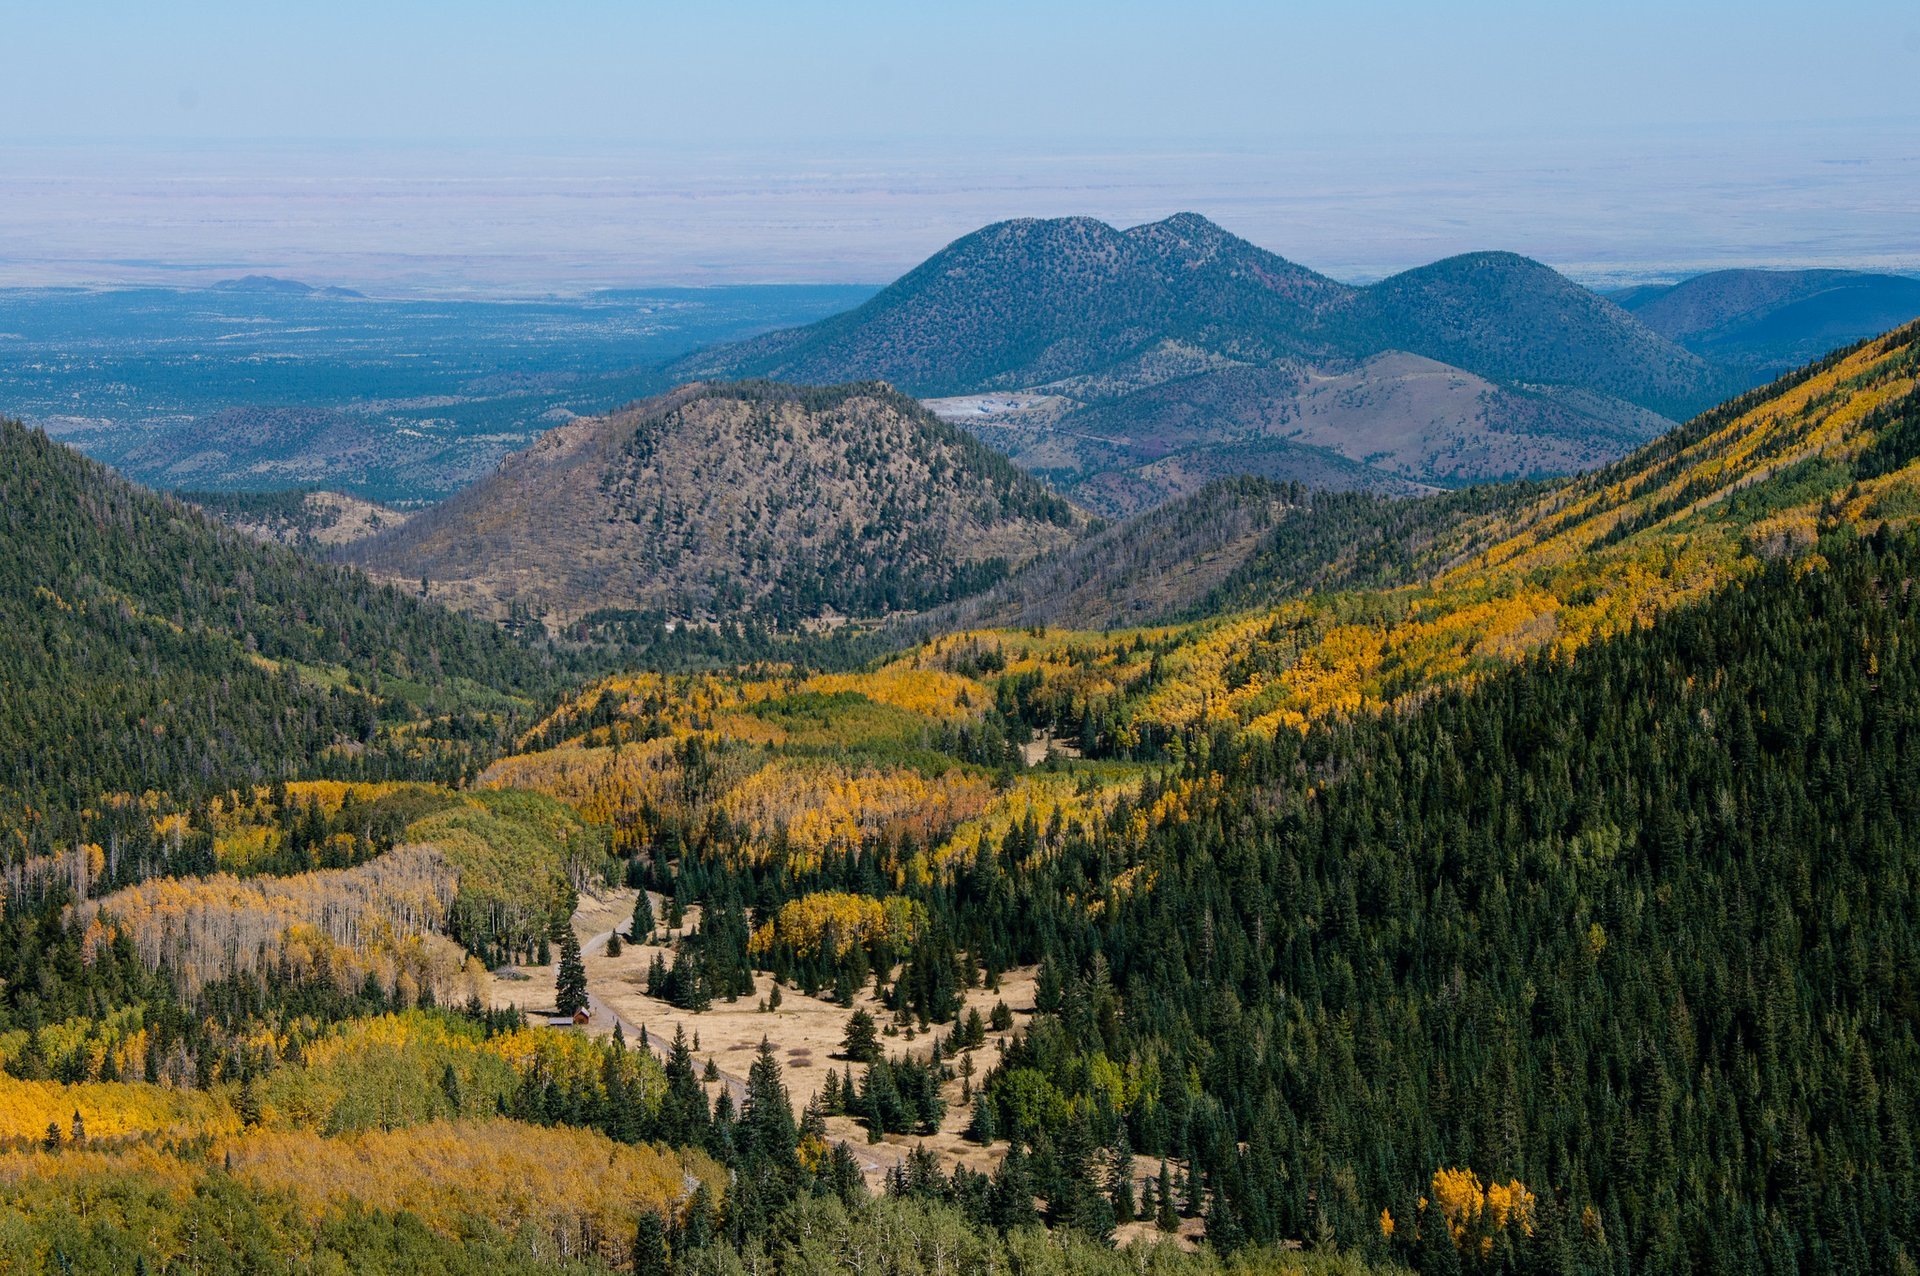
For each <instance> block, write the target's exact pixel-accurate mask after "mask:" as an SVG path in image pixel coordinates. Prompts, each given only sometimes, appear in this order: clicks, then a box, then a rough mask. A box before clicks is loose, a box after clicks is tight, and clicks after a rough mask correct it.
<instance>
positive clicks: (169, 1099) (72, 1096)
mask: <svg viewBox="0 0 1920 1276" xmlns="http://www.w3.org/2000/svg"><path fill="white" fill-rule="evenodd" d="M76 1112H78V1113H79V1114H80V1118H81V1122H82V1124H83V1125H84V1127H85V1129H86V1133H87V1137H88V1138H89V1139H91V1140H95V1141H106V1140H119V1139H126V1138H130V1137H134V1136H141V1135H149V1136H156V1137H165V1138H192V1137H194V1136H196V1135H200V1134H216V1135H217V1134H226V1133H231V1132H234V1131H237V1130H239V1128H240V1119H239V1118H238V1117H237V1116H235V1115H234V1113H233V1108H232V1106H231V1105H230V1104H228V1103H227V1102H226V1100H225V1099H223V1098H222V1097H221V1096H219V1095H218V1094H214V1093H210V1092H208V1091H204V1090H188V1089H177V1088H175V1087H172V1086H161V1085H147V1084H145V1083H142V1082H129V1083H122V1082H117V1081H91V1082H77V1083H74V1084H70V1085H68V1084H62V1083H60V1082H58V1081H21V1080H19V1079H17V1078H14V1077H9V1076H0V1142H4V1141H6V1140H11V1139H21V1140H34V1141H37V1140H39V1139H40V1138H42V1137H43V1136H44V1135H45V1134H46V1132H47V1127H48V1126H49V1125H53V1126H57V1127H59V1129H60V1130H61V1131H62V1132H63V1134H64V1133H67V1132H69V1131H70V1130H71V1128H72V1125H73V1116H74V1113H76Z"/></svg>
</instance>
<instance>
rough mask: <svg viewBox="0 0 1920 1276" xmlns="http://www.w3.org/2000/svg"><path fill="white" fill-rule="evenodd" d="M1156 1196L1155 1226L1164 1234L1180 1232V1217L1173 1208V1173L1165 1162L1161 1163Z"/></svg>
mask: <svg viewBox="0 0 1920 1276" xmlns="http://www.w3.org/2000/svg"><path fill="white" fill-rule="evenodd" d="M1154 1195H1155V1196H1156V1197H1157V1198H1158V1200H1157V1208H1156V1210H1155V1212H1154V1216H1153V1222H1154V1226H1156V1227H1158V1228H1159V1229H1160V1230H1161V1231H1163V1232H1177V1231H1179V1230H1180V1215H1179V1213H1178V1212H1177V1211H1176V1210H1175V1209H1174V1207H1173V1171H1172V1170H1171V1169H1170V1168H1169V1167H1168V1165H1167V1163H1166V1162H1165V1161H1162V1162H1160V1179H1159V1182H1158V1184H1157V1186H1156V1190H1155V1192H1154Z"/></svg>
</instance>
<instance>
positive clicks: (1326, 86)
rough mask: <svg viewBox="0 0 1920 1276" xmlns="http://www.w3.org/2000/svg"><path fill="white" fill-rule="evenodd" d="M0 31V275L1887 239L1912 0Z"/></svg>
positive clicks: (191, 15) (1810, 254) (1908, 139)
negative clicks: (1233, 241) (1035, 225)
mask: <svg viewBox="0 0 1920 1276" xmlns="http://www.w3.org/2000/svg"><path fill="white" fill-rule="evenodd" d="M0 47H4V48H6V49H7V50H8V51H9V53H10V55H11V56H9V58H8V59H7V70H6V73H5V74H4V75H0V284H5V283H10V282H11V283H19V282H35V281H54V280H73V281H96V280H101V279H109V278H119V277H128V278H132V277H142V276H141V272H148V273H151V272H153V271H157V270H178V269H180V268H182V267H185V268H188V269H189V270H190V271H205V272H216V273H217V272H219V271H222V270H225V269H227V268H228V267H237V266H246V267H260V268H276V269H278V268H285V269H299V270H303V271H307V272H309V273H312V272H316V271H317V272H319V273H321V274H324V275H327V276H328V277H330V278H334V279H339V280H341V281H343V282H369V281H379V280H385V281H389V282H392V283H394V284H395V286H406V287H415V288H424V289H439V288H450V287H459V286H462V285H463V284H464V285H467V286H472V287H475V288H480V289H483V290H484V289H486V288H494V287H512V288H515V289H524V288H528V287H539V286H554V287H573V286H581V285H585V284H591V283H596V282H614V283H617V282H665V281H706V280H712V281H719V280H724V279H741V278H753V279H777V278H811V279H845V278H862V279H884V278H887V277H889V275H890V274H892V273H894V272H895V271H896V270H897V269H898V268H901V267H904V266H906V265H909V264H911V263H912V262H913V261H914V260H917V259H918V258H919V257H920V256H923V255H924V254H925V253H926V252H929V251H931V250H932V249H934V248H937V247H938V246H939V245H940V244H941V243H944V242H946V240H948V239H950V238H952V237H953V236H954V235H955V234H958V233H961V232H962V231H964V230H966V229H968V228H970V227H971V226H973V225H977V224H978V223H979V222H980V221H984V220H992V219H993V218H995V217H999V216H1013V215H1024V214H1035V215H1040V214H1049V215H1050V214H1056V213H1065V212H1087V213H1091V214H1094V215H1098V216H1103V217H1108V218H1110V219H1114V220H1129V219H1132V220H1139V219H1144V218H1148V217H1153V216H1164V215H1165V214H1167V213H1169V212H1173V211H1177V210H1179V209H1183V208H1194V209H1197V210H1198V211H1201V212H1205V213H1208V214H1210V215H1214V216H1216V217H1217V218H1218V219H1219V220H1221V221H1223V222H1225V223H1227V224H1229V225H1230V226H1231V227H1232V228H1234V229H1237V230H1240V231H1241V232H1242V233H1244V234H1247V235H1248V236H1249V237H1251V238H1254V239H1256V240H1257V241H1259V242H1262V243H1263V244H1265V245H1266V246H1267V247H1271V248H1274V249H1276V250H1277V251H1281V252H1284V253H1287V254H1289V255H1293V256H1297V257H1299V258H1300V259H1302V260H1304V261H1307V262H1308V263H1309V264H1312V265H1317V266H1320V267H1322V268H1325V269H1329V270H1335V271H1339V272H1343V273H1345V274H1347V275H1350V276H1364V275H1368V274H1377V273H1379V272H1381V271H1384V270H1388V269H1394V268H1397V267H1399V266H1402V265H1407V264H1413V263H1414V262H1416V261H1418V260H1423V259H1425V258H1427V257H1430V256H1432V255H1437V254H1438V253H1441V252H1445V251H1457V250H1459V249H1461V248H1465V247H1513V248H1516V249H1519V250H1521V251H1532V252H1535V253H1536V254H1537V255H1541V256H1544V257H1546V258H1547V259H1549V260H1552V261H1554V262H1555V264H1557V265H1561V266H1563V268H1567V269H1571V270H1574V271H1576V272H1585V273H1586V274H1587V275H1589V276H1609V275H1618V276H1620V277H1627V276H1633V275H1636V274H1645V273H1649V272H1651V273H1661V272H1669V273H1670V272H1673V271H1676V270H1684V269H1691V268H1695V267H1698V266H1700V265H1704V264H1721V263H1728V262H1734V261H1750V260H1751V261H1769V262H1771V261H1778V262H1781V263H1787V262H1814V261H1819V262H1834V263H1839V264H1862V265H1867V264H1872V265H1881V266H1887V267H1892V268H1900V269H1920V245H1916V244H1915V243H1914V242H1913V232H1912V231H1911V229H1903V228H1902V227H1903V226H1904V225H1907V224H1908V223H1910V221H1911V220H1912V215H1913V210H1914V209H1915V208H1916V207H1920V74H1916V70H1917V69H1920V4H1916V3H1914V0H1905V2H1904V3H1895V2H1893V0H1851V2H1850V0H1826V2H1824V3H1818V4H1814V3H1806V2H1805V0H1802V2H1801V3H1795V4H1788V3H1777V2H1773V0H1747V2H1746V3H1732V2H1727V3H1718V2H1715V3H1691V4H1689V3H1684V2H1676V0H1668V2H1667V3H1640V2H1638V0H1611V2H1610V3H1598V2H1593V3H1588V2H1582V3H1531V4H1520V3H1510V2H1499V0H1454V2H1452V3H1430V4H1420V5H1415V4H1406V3H1386V2H1375V3H1367V2H1364V0H1361V2H1357V3H1342V4H1338V5H1336V4H1331V3H1330V4H1323V5H1311V6H1308V5H1289V4H1250V3H1231V2H1229V0H1187V2H1186V3H1157V4H1147V3H1128V2H1126V0H1105V2H1103V3H1078V2H1055V3H1048V2H1047V0H1024V2H1022V3H959V2H956V0H949V2H948V3H944V4H928V3H909V2H907V0H896V2H895V3H889V4H879V3H837V4H812V3H804V2H802V0H788V2H787V3H762V2H759V0H736V2H734V3H714V4H704V5H703V4H697V3H687V2H685V0H681V2H680V3H674V4H653V3H642V2H629V3H618V4H615V3H600V2H581V0H574V2H568V0H555V2H552V3H545V4H524V5H509V4H500V3H487V2H485V0H478V2H476V0H465V2H463V3H445V4H425V3H411V4H410V3H406V0H386V2H385V3H362V2H360V0H332V2H329V3H313V4H302V5H298V6H295V5H291V4H278V3H260V2H257V0H256V3H251V4H238V3H193V2H192V0H186V2H183V3H180V4H172V5H168V4H154V3H151V0H146V2H144V3H138V4H135V3H125V4H99V3H86V2H85V0H61V2H59V3H53V2H51V0H48V2H42V3H28V2H25V0H7V2H5V3H0ZM116 272H117V273H116Z"/></svg>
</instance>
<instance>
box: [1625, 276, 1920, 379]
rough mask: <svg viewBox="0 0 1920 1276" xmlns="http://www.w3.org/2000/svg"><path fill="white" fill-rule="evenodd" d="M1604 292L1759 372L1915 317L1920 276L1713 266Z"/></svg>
mask: <svg viewBox="0 0 1920 1276" xmlns="http://www.w3.org/2000/svg"><path fill="white" fill-rule="evenodd" d="M1610 296H1611V298H1612V300H1613V301H1614V302H1616V303H1617V304H1618V305H1620V306H1621V307H1622V308H1624V309H1626V310H1628V311H1630V312H1631V313H1632V314H1633V316H1634V318H1636V319H1638V320H1640V322H1642V323H1644V324H1646V325H1647V326H1648V327H1649V328H1651V329H1653V330H1654V331H1655V332H1658V333H1660V334H1661V335H1662V336H1664V337H1666V338H1668V339H1669V340H1672V341H1675V342H1677V343H1679V344H1680V345H1682V346H1685V347H1686V348H1687V349H1689V350H1691V351H1693V352H1694V353H1695V354H1698V355H1700V356H1702V357H1703V358H1707V359H1712V360H1714V361H1716V362H1718V363H1722V364H1727V365H1731V366H1735V367H1738V368H1741V369H1743V370H1746V371H1749V372H1750V373H1752V374H1757V375H1760V376H1772V375H1774V374H1776V373H1778V372H1780V371H1781V370H1783V369H1786V368H1790V367H1793V366H1795V365H1797V364H1801V363H1805V362H1806V361H1808V360H1810V359H1815V358H1818V357H1819V356H1820V355H1821V354H1823V353H1825V352H1826V351H1828V350H1832V349H1834V348H1836V347H1838V346H1843V345H1846V344H1848V343H1850V342H1854V341H1858V340H1860V339H1861V338H1863V337H1869V336H1872V335H1873V334H1874V333H1876V332H1884V331H1886V330H1887V329H1889V328H1892V327H1896V326H1898V325H1900V324H1903V323H1906V322H1908V321H1909V320H1912V319H1914V318H1916V317H1920V279H1910V278H1908V277H1906V276H1904V275H1879V274H1873V273H1871V272H1868V271H1858V270H1716V271H1711V272H1709V273H1707V274H1704V275H1695V276H1694V277H1693V278H1691V279H1684V280H1682V281H1680V282H1679V283H1677V284H1647V285H1643V286H1641V287H1638V288H1628V289H1623V290H1621V291H1619V292H1616V293H1612V294H1610Z"/></svg>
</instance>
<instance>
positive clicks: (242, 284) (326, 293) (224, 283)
mask: <svg viewBox="0 0 1920 1276" xmlns="http://www.w3.org/2000/svg"><path fill="white" fill-rule="evenodd" d="M212 288H213V290H214V291H215V292H261V293H273V294H276V295H279V296H292V297H364V296H366V294H365V293H363V292H356V291H355V290H354V289H352V288H340V287H334V286H329V287H325V288H316V287H315V286H314V285H312V284H306V283H301V282H300V281H299V280H298V279H282V278H280V277H279V276H277V275H242V276H240V278H238V279H222V280H221V281H220V282H218V283H216V284H213V285H212Z"/></svg>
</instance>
